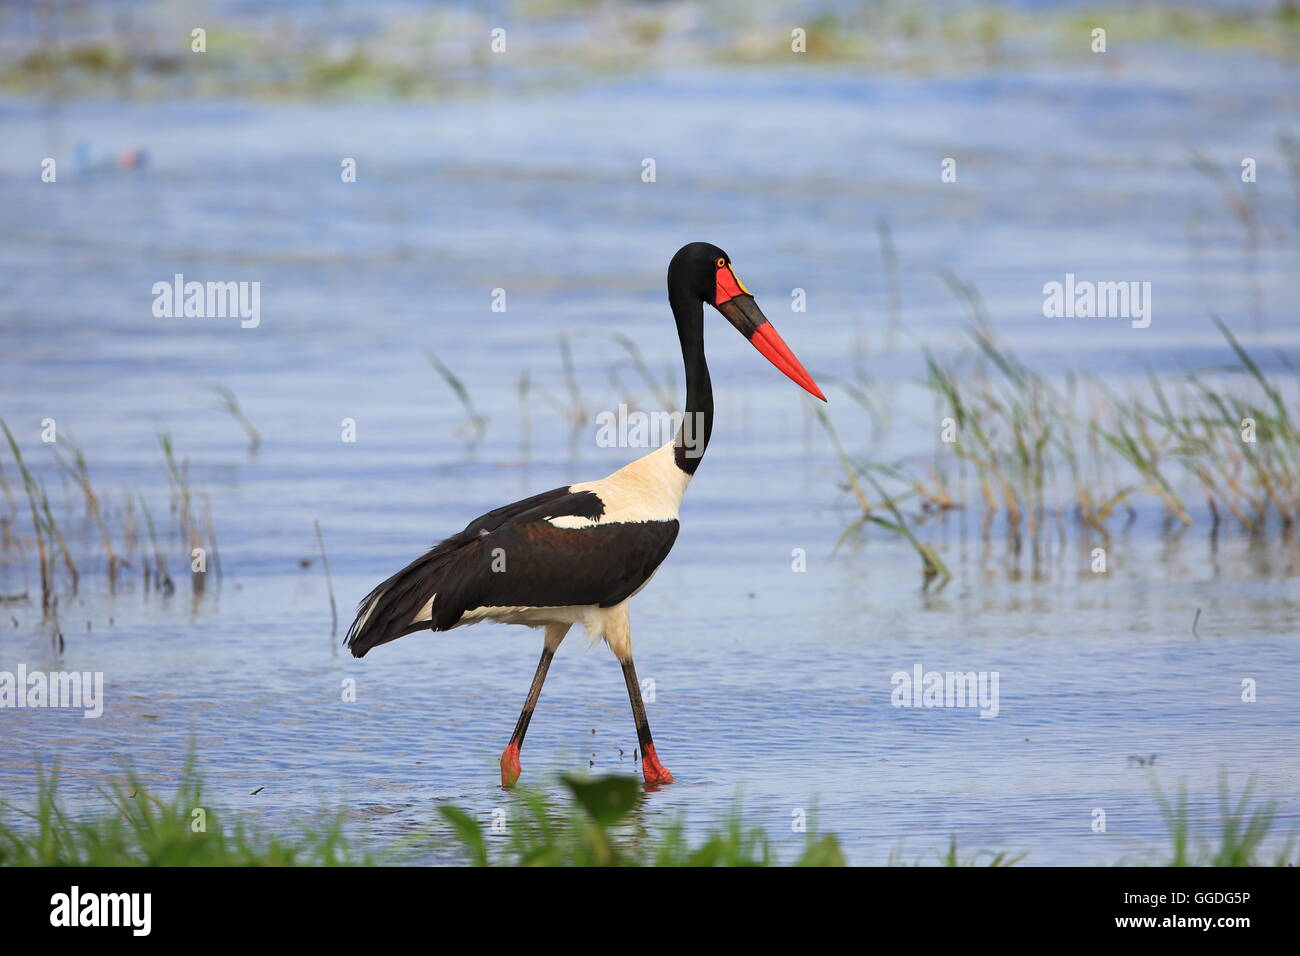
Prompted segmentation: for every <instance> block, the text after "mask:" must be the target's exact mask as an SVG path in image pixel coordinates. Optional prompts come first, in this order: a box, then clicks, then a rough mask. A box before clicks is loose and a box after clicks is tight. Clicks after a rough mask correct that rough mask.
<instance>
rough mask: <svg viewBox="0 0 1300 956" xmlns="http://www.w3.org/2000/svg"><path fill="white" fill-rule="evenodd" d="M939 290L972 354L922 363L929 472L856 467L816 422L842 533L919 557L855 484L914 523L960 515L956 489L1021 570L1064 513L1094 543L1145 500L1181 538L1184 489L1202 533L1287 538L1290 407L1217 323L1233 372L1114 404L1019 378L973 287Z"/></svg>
mask: <svg viewBox="0 0 1300 956" xmlns="http://www.w3.org/2000/svg"><path fill="white" fill-rule="evenodd" d="M947 278H948V279H949V283H950V285H951V286H952V287H953V289H954V290H955V291H956V292H957V293H958V294H959V295H960V296H961V297H962V298H964V299H965V300H966V301H967V303H968V305H969V306H970V308H971V311H972V313H973V318H972V322H971V325H970V327H969V334H970V337H971V340H972V343H973V346H974V349H973V352H967V353H964V354H961V355H958V356H957V357H955V358H952V359H950V360H947V361H941V360H940V359H938V358H936V356H935V355H934V354H933V353H932V352H931V351H930V350H929V349H926V350H925V351H924V354H925V362H926V376H925V379H924V380H923V383H922V384H923V385H924V386H925V388H926V389H927V390H929V391H930V392H931V393H932V394H933V395H934V396H935V398H936V400H937V402H938V415H937V417H938V419H939V423H940V425H941V432H945V433H946V437H944V438H943V439H942V441H941V442H940V443H939V445H938V450H937V451H936V452H935V455H934V458H933V460H931V461H929V462H924V463H920V464H918V463H917V462H911V463H902V464H897V465H885V464H882V463H879V462H874V461H870V460H858V459H856V458H855V457H854V456H852V455H850V454H848V453H847V452H846V451H845V449H844V448H843V445H842V443H841V442H840V440H839V438H838V436H837V435H836V434H835V433H834V431H833V430H832V429H831V427H830V424H829V421H828V420H826V419H825V417H824V416H823V425H824V426H825V427H826V428H827V432H828V435H829V436H830V440H831V445H832V448H833V449H834V451H835V454H836V456H837V457H838V458H839V460H840V463H841V466H842V467H843V469H844V472H845V474H846V476H848V478H849V490H850V491H852V493H853V496H854V498H855V500H856V501H857V504H858V506H859V507H860V508H861V510H862V512H863V518H862V519H860V520H859V521H857V522H855V523H854V525H853V526H852V527H851V528H850V530H853V529H854V528H857V527H860V526H861V524H862V523H863V521H865V520H868V519H869V520H871V521H873V522H874V523H876V524H879V525H882V526H885V527H887V528H888V529H889V530H891V531H893V532H894V533H895V534H897V535H899V536H900V537H904V538H907V539H908V540H909V543H911V544H912V545H913V547H914V548H917V549H918V550H922V549H923V548H924V547H925V546H924V545H922V544H921V543H920V542H919V541H916V540H915V535H914V534H913V533H912V531H911V526H910V525H909V523H908V521H907V520H905V519H903V517H902V516H901V515H898V514H894V515H891V518H892V520H891V521H889V522H886V521H882V520H879V515H878V514H876V511H877V510H878V509H877V508H874V507H873V505H872V503H871V501H870V499H869V498H868V497H867V496H866V495H865V494H864V491H863V488H862V484H861V483H860V481H859V478H861V477H862V476H864V475H867V474H869V473H875V474H878V475H880V476H881V478H882V479H883V480H886V481H889V482H892V483H893V485H894V486H896V487H900V488H901V489H902V490H900V491H899V492H897V493H891V491H890V490H888V489H886V488H885V487H882V486H881V485H880V484H878V483H877V482H876V481H875V479H872V482H871V483H872V484H873V485H874V486H875V490H876V493H877V496H878V498H879V499H880V501H881V502H882V503H884V504H887V505H890V504H893V503H895V502H899V501H902V500H904V499H905V498H908V497H916V498H917V499H919V500H920V501H921V502H922V514H923V516H924V515H925V514H929V513H935V512H942V511H946V510H949V509H952V508H959V507H966V506H968V505H969V504H970V502H968V501H965V500H963V499H962V498H960V497H958V496H956V495H955V493H954V492H952V491H950V490H949V489H950V488H951V487H954V486H960V487H962V488H964V489H965V490H966V492H967V495H966V497H968V498H969V497H973V498H974V499H975V501H976V502H978V504H977V505H976V506H977V507H982V510H983V515H984V533H985V535H986V536H987V535H988V533H989V531H990V529H991V527H992V524H993V519H994V517H995V516H997V515H1001V516H1002V520H1003V523H1004V525H1005V527H1006V529H1007V532H1008V536H1009V542H1010V547H1011V549H1012V551H1013V552H1015V553H1018V552H1019V551H1020V550H1021V549H1022V547H1024V546H1025V544H1026V542H1027V543H1028V546H1029V548H1030V550H1031V553H1032V555H1033V557H1034V558H1035V560H1038V559H1039V558H1040V557H1041V556H1042V554H1043V553H1044V551H1045V548H1046V543H1047V539H1048V537H1049V535H1051V534H1053V533H1055V535H1056V536H1057V537H1058V538H1059V539H1061V540H1063V539H1064V537H1065V536H1066V533H1067V531H1066V522H1065V520H1064V512H1065V510H1066V509H1067V508H1069V509H1070V510H1071V511H1072V513H1073V515H1074V517H1075V519H1076V520H1077V521H1078V522H1079V523H1080V524H1081V525H1083V526H1084V527H1086V528H1088V529H1091V530H1093V531H1096V532H1099V533H1100V534H1101V535H1102V536H1103V537H1105V536H1106V535H1108V534H1109V522H1110V521H1111V520H1112V519H1113V517H1114V515H1115V513H1116V511H1117V510H1118V509H1119V508H1120V507H1121V506H1123V508H1124V509H1125V511H1126V513H1127V515H1128V520H1130V521H1131V520H1132V519H1133V518H1134V517H1135V516H1136V513H1137V512H1136V504H1137V503H1140V501H1141V497H1142V496H1143V495H1147V496H1150V498H1151V499H1153V500H1154V501H1155V503H1157V504H1158V506H1159V507H1160V509H1161V511H1162V512H1163V513H1164V514H1165V515H1166V517H1167V520H1168V521H1173V522H1176V523H1177V524H1178V525H1180V526H1184V527H1186V526H1190V525H1191V524H1193V521H1194V515H1196V514H1197V512H1194V511H1193V509H1192V508H1191V507H1190V506H1189V505H1188V503H1187V500H1186V497H1185V495H1186V492H1187V489H1188V486H1189V485H1191V486H1193V487H1194V488H1195V489H1196V490H1198V491H1199V492H1200V494H1201V495H1203V497H1204V499H1205V504H1206V510H1205V514H1206V515H1208V517H1209V520H1210V522H1211V527H1212V530H1217V529H1218V526H1219V523H1220V521H1221V515H1222V514H1223V513H1227V514H1230V515H1232V516H1233V517H1235V518H1236V519H1237V521H1238V522H1239V524H1240V525H1241V526H1242V527H1243V528H1244V529H1245V530H1247V531H1249V532H1260V531H1263V530H1265V529H1267V528H1270V527H1273V528H1277V529H1280V531H1281V533H1283V534H1284V535H1285V534H1290V532H1291V529H1292V528H1293V527H1294V525H1295V522H1296V517H1297V513H1298V512H1300V430H1298V429H1297V427H1296V423H1295V422H1294V421H1293V419H1292V417H1291V413H1290V411H1289V407H1290V406H1291V405H1293V404H1294V403H1295V401H1296V398H1297V396H1294V395H1288V394H1287V393H1286V387H1285V386H1284V385H1283V384H1282V383H1280V382H1278V381H1275V380H1273V379H1271V378H1269V377H1268V376H1267V375H1265V374H1264V372H1263V371H1262V370H1261V368H1260V366H1259V364H1258V363H1257V362H1256V361H1255V359H1254V358H1253V357H1252V356H1251V355H1250V354H1249V353H1248V352H1247V351H1246V349H1245V348H1243V347H1242V345H1241V344H1240V342H1239V341H1238V340H1237V338H1236V336H1234V335H1233V333H1232V332H1231V330H1230V329H1229V328H1228V327H1227V325H1225V324H1224V323H1223V322H1222V321H1221V320H1220V319H1218V317H1217V316H1216V317H1214V322H1215V324H1216V326H1217V327H1218V329H1219V331H1220V333H1221V334H1222V335H1223V337H1224V340H1225V341H1226V343H1227V344H1228V346H1229V347H1230V348H1231V350H1232V352H1233V354H1234V355H1235V357H1236V359H1237V362H1238V364H1237V365H1236V366H1233V367H1230V368H1228V369H1215V370H1214V372H1215V374H1214V375H1213V376H1211V375H1208V374H1206V373H1189V374H1186V375H1178V376H1167V377H1165V378H1160V377H1157V376H1155V375H1154V374H1153V375H1150V376H1149V379H1148V383H1147V387H1146V388H1145V389H1144V390H1142V391H1141V392H1136V393H1133V394H1126V395H1120V394H1117V393H1116V392H1115V391H1114V390H1113V389H1112V388H1111V387H1110V386H1108V385H1107V384H1106V383H1105V382H1103V381H1102V380H1100V379H1099V378H1096V377H1088V378H1085V379H1083V380H1082V381H1081V380H1080V379H1078V378H1076V377H1074V376H1070V377H1068V378H1067V379H1066V381H1065V383H1064V384H1063V385H1056V384H1054V383H1052V382H1049V381H1048V380H1046V379H1045V378H1044V377H1042V376H1041V375H1039V374H1038V373H1036V372H1034V371H1033V370H1032V369H1030V368H1028V367H1026V366H1025V365H1024V363H1023V362H1021V361H1020V359H1019V358H1018V357H1017V356H1016V355H1015V354H1014V353H1013V352H1012V351H1011V350H1009V349H1007V348H1005V347H1003V346H1001V345H1000V344H999V343H998V341H997V339H996V337H995V335H994V333H993V330H992V326H991V325H990V324H989V322H988V318H987V314H986V312H985V310H984V308H983V304H982V302H981V301H980V299H979V296H978V293H977V292H976V291H975V290H974V289H973V287H971V286H969V285H966V284H965V283H962V282H960V280H957V279H956V278H955V277H951V276H949V277H947ZM954 467H955V468H956V471H957V474H956V476H955V479H956V480H955V482H953V481H950V472H951V471H952V470H953V469H954ZM969 481H973V482H974V483H975V494H974V495H973V496H972V495H970V494H969V492H970V489H969V487H968V482H969ZM922 556H923V568H924V573H925V575H926V577H927V578H929V577H933V576H934V575H935V574H936V573H937V572H938V569H937V567H936V566H935V565H934V564H932V563H931V562H930V560H929V558H928V556H926V555H925V553H924V551H922Z"/></svg>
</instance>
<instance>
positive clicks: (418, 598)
mask: <svg viewBox="0 0 1300 956" xmlns="http://www.w3.org/2000/svg"><path fill="white" fill-rule="evenodd" d="M465 537H466V536H464V535H454V536H453V537H451V538H448V539H447V540H446V541H443V542H442V543H441V544H439V545H436V546H435V547H434V548H433V549H431V550H430V551H428V552H426V553H425V554H423V555H421V556H420V557H418V558H416V559H415V560H414V561H412V562H411V563H410V564H408V565H407V566H406V567H404V568H402V570H400V571H398V572H397V573H396V574H394V575H393V576H392V577H391V578H389V579H388V580H387V581H385V582H383V583H382V584H380V585H379V586H378V587H376V588H375V589H374V590H373V591H371V592H370V593H369V594H367V595H366V597H365V599H364V600H362V602H361V604H360V605H358V606H357V616H356V620H354V621H353V622H352V626H351V627H350V628H348V634H347V637H346V638H344V643H345V644H346V645H347V648H348V650H350V651H351V652H352V656H353V657H365V656H366V652H367V651H369V650H370V649H371V648H372V647H378V646H379V645H380V644H387V643H388V642H389V641H395V640H397V639H398V638H399V637H404V636H405V635H407V634H411V633H414V632H415V631H425V630H433V631H441V630H446V629H447V628H449V627H452V626H453V625H455V623H456V621H458V620H459V619H460V615H461V611H462V609H460V608H457V607H456V605H457V603H458V602H457V600H456V598H457V597H458V596H459V594H458V593H457V592H460V591H462V590H463V589H464V582H463V581H461V580H460V578H461V577H462V574H458V573H457V569H458V568H463V566H464V562H465V559H466V558H468V557H470V556H469V555H466V554H465V553H464V551H465V548H466V547H467V546H468V547H471V548H472V547H473V544H474V542H473V540H472V539H471V540H469V541H466V540H465ZM435 595H436V596H437V597H436V599H435ZM431 600H432V601H434V602H435V603H436V604H437V605H438V608H437V609H436V610H432V611H431V613H429V614H423V615H421V614H420V612H421V611H423V610H424V607H425V605H426V604H429V603H430V601H431ZM417 615H420V616H421V617H423V620H420V621H417V620H416V619H415V618H416V616H417Z"/></svg>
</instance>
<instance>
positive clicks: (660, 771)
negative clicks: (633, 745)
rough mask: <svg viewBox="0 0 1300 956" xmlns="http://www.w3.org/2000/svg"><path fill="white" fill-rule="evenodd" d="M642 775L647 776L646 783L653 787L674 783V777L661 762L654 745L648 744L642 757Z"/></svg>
mask: <svg viewBox="0 0 1300 956" xmlns="http://www.w3.org/2000/svg"><path fill="white" fill-rule="evenodd" d="M641 773H642V774H643V775H644V776H645V782H646V783H648V784H650V785H652V786H654V785H657V784H661V783H672V782H673V775H672V774H671V773H669V772H668V768H667V767H665V766H664V765H663V764H661V763H660V762H659V757H658V755H657V754H655V745H654V744H647V745H646V748H645V752H644V753H643V754H642V755H641Z"/></svg>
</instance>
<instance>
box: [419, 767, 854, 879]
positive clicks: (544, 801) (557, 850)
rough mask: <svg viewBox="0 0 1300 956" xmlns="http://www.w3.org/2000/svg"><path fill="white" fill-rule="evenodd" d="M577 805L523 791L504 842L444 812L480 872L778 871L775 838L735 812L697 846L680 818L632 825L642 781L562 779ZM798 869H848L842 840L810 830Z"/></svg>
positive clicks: (452, 811)
mask: <svg viewBox="0 0 1300 956" xmlns="http://www.w3.org/2000/svg"><path fill="white" fill-rule="evenodd" d="M561 782H562V783H563V785H564V787H565V789H566V790H567V791H568V795H569V798H570V805H569V806H568V807H557V806H556V805H554V804H553V803H552V802H551V801H550V800H549V799H548V798H547V797H546V795H545V794H544V793H543V792H542V791H540V790H535V789H534V790H530V789H524V790H520V791H517V792H516V795H515V799H514V801H513V809H514V813H513V814H512V819H511V822H510V826H509V830H508V833H507V834H506V835H504V836H503V837H502V838H499V839H498V838H496V837H494V836H493V835H492V834H490V833H489V831H488V830H487V829H485V828H484V826H483V825H482V824H481V823H480V822H479V821H478V820H476V819H475V818H474V817H473V816H471V815H470V814H468V813H466V812H465V811H464V810H461V809H459V808H457V807H454V806H449V805H444V806H441V807H439V808H438V812H439V813H440V814H441V815H442V817H443V819H444V820H446V821H447V823H448V824H449V825H450V827H451V829H452V833H453V836H454V841H455V844H456V845H457V847H458V848H459V850H460V852H461V854H462V856H463V857H464V858H465V860H466V861H467V862H469V863H472V864H473V865H475V866H776V865H779V864H778V860H777V854H776V850H775V847H774V845H773V841H772V839H771V837H770V836H769V835H768V834H767V833H766V832H765V831H764V830H763V828H762V827H760V826H755V825H753V824H747V823H745V822H744V821H743V819H742V818H741V815H740V813H739V811H738V810H735V811H733V812H732V813H731V815H730V816H729V817H728V818H727V820H726V822H725V823H724V824H723V825H722V826H721V827H720V828H717V829H715V830H713V831H712V832H710V833H709V834H708V835H706V836H705V838H704V839H703V840H702V841H701V842H699V843H696V844H692V843H691V841H690V840H689V839H688V837H687V835H686V831H685V828H684V826H683V823H682V821H681V820H680V819H678V820H675V821H673V822H670V823H668V824H667V825H665V826H664V827H663V828H662V829H661V830H660V831H658V832H656V833H650V832H647V831H646V830H645V829H644V828H643V827H639V826H637V825H636V824H634V823H632V822H631V820H630V818H631V817H632V815H633V813H634V810H635V808H636V806H637V805H638V803H639V802H640V800H641V797H642V793H643V788H642V785H641V781H640V780H638V779H636V778H635V777H626V776H606V777H577V776H564V777H562V778H561ZM793 865H795V866H845V865H846V863H845V860H844V854H843V853H842V852H841V850H840V845H839V841H838V840H837V839H836V838H835V837H834V836H833V835H831V834H817V833H816V832H814V830H810V831H809V832H808V834H807V835H806V837H805V840H804V849H803V852H802V854H801V855H800V856H799V857H798V859H797V860H796V861H795V862H794V863H793Z"/></svg>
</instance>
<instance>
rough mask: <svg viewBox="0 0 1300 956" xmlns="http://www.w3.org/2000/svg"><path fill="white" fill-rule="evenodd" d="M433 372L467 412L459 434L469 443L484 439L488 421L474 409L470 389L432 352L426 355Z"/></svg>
mask: <svg viewBox="0 0 1300 956" xmlns="http://www.w3.org/2000/svg"><path fill="white" fill-rule="evenodd" d="M424 355H425V358H427V359H428V360H429V364H430V365H432V366H433V370H434V371H435V372H437V373H438V377H439V378H441V379H442V380H443V381H444V382H446V383H447V387H448V388H450V389H451V391H452V394H454V395H455V396H456V400H457V401H459V402H460V405H461V408H462V409H464V411H465V424H464V425H462V426H461V427H460V429H459V430H458V432H457V433H458V434H459V435H460V436H461V437H464V438H465V439H466V440H467V441H469V442H476V441H478V440H479V439H480V438H482V437H483V434H484V433H485V432H486V431H487V419H486V418H484V417H483V416H482V415H481V414H479V411H478V409H477V408H475V407H474V400H473V398H471V397H470V394H469V388H468V387H467V386H466V385H465V383H464V381H462V380H461V378H460V376H459V375H457V374H456V373H455V372H453V371H452V370H451V369H450V368H448V367H447V365H446V364H445V363H444V362H443V361H442V359H440V358H438V356H436V355H434V354H433V352H431V351H426V352H425V353H424Z"/></svg>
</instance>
